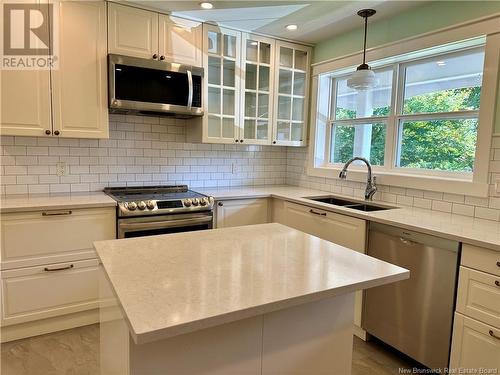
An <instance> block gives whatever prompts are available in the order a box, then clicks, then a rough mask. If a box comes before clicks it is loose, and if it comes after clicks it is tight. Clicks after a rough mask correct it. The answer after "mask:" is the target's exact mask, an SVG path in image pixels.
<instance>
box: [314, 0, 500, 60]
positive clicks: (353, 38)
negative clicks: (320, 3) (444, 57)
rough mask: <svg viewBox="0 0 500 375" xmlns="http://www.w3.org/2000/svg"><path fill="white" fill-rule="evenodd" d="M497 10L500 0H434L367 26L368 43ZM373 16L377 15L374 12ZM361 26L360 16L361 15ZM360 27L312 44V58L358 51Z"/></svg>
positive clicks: (391, 40)
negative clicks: (314, 44)
mask: <svg viewBox="0 0 500 375" xmlns="http://www.w3.org/2000/svg"><path fill="white" fill-rule="evenodd" d="M493 13H500V1H481V0H477V1H433V2H430V3H425V4H423V5H421V6H419V7H417V8H413V9H410V10H408V11H406V12H404V13H400V14H398V15H397V16H395V17H392V18H389V19H385V20H381V21H379V22H377V21H376V20H375V19H374V20H373V21H372V22H371V23H370V24H369V27H368V40H367V44H368V47H369V48H370V47H375V46H379V45H381V44H387V43H391V42H396V41H398V40H401V39H404V38H408V37H411V36H415V35H419V34H423V33H426V32H429V31H433V30H437V29H441V28H443V27H447V26H451V25H454V24H457V23H461V22H465V21H467V20H471V19H474V18H479V17H484V16H487V15H490V14H493ZM374 17H377V16H376V15H375V16H374ZM359 21H360V26H362V20H361V18H360V20H359ZM362 48H363V28H362V27H360V28H358V29H356V30H353V31H350V32H347V33H344V34H341V35H338V36H335V37H334V38H332V39H330V40H326V41H324V42H321V43H318V44H317V45H316V46H315V47H314V52H313V62H314V63H316V62H320V61H324V60H328V59H331V58H335V57H339V56H343V55H346V54H349V53H353V52H357V51H360V50H361V49H362Z"/></svg>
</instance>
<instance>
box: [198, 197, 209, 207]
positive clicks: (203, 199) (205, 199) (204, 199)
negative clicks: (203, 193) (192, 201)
mask: <svg viewBox="0 0 500 375" xmlns="http://www.w3.org/2000/svg"><path fill="white" fill-rule="evenodd" d="M207 203H208V199H207V198H202V199H201V200H200V204H201V205H202V206H206V205H207Z"/></svg>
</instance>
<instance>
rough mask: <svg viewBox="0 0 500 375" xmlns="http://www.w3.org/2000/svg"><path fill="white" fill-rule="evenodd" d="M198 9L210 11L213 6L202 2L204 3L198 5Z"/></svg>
mask: <svg viewBox="0 0 500 375" xmlns="http://www.w3.org/2000/svg"><path fill="white" fill-rule="evenodd" d="M200 7H202V8H203V9H212V8H213V7H214V5H213V4H212V3H209V2H207V1H204V2H202V3H200Z"/></svg>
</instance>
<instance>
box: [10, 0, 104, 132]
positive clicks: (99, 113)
mask: <svg viewBox="0 0 500 375" xmlns="http://www.w3.org/2000/svg"><path fill="white" fill-rule="evenodd" d="M53 4H54V16H55V17H57V20H58V23H57V24H58V30H57V33H54V34H52V35H51V38H54V40H55V38H58V39H57V42H58V47H59V49H58V51H56V53H57V56H56V58H57V59H58V60H57V63H58V64H57V66H55V67H54V68H53V69H51V70H50V71H49V70H36V71H35V70H18V71H2V72H1V73H0V74H1V91H2V92H1V93H2V99H1V108H2V111H1V126H0V132H1V134H6V135H21V136H59V137H74V138H107V137H108V106H107V71H106V66H107V65H106V54H107V51H106V4H105V2H104V1H74V2H73V1H72V2H68V1H54V2H53ZM40 6H47V4H46V3H42V4H41V5H40Z"/></svg>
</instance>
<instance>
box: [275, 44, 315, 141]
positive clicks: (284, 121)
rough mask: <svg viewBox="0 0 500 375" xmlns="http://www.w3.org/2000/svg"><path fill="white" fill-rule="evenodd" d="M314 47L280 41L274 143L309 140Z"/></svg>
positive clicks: (276, 61)
mask: <svg viewBox="0 0 500 375" xmlns="http://www.w3.org/2000/svg"><path fill="white" fill-rule="evenodd" d="M310 58H311V49H310V48H309V47H307V46H300V45H297V44H292V43H287V42H282V41H277V42H276V59H275V66H276V69H277V70H278V71H277V74H275V82H276V90H275V92H276V96H275V103H274V129H273V130H274V131H273V144H278V145H287V146H302V145H304V144H305V142H306V123H307V119H306V116H307V106H308V90H309V64H310Z"/></svg>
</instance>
